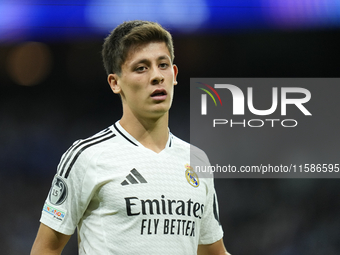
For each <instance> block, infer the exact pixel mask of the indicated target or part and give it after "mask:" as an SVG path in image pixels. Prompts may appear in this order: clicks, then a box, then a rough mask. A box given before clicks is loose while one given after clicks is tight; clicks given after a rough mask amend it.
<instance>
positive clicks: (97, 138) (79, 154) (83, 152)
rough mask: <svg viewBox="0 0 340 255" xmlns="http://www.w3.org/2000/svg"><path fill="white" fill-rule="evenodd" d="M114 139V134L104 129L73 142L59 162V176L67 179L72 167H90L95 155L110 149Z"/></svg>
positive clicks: (110, 130)
mask: <svg viewBox="0 0 340 255" xmlns="http://www.w3.org/2000/svg"><path fill="white" fill-rule="evenodd" d="M115 137H116V134H115V132H113V131H112V129H110V128H106V129H104V130H102V131H100V132H98V133H96V134H95V135H92V136H90V137H88V138H85V139H79V140H77V141H75V142H74V143H73V144H72V146H71V147H69V149H68V150H67V151H66V152H65V153H64V154H63V156H62V158H61V160H60V163H59V165H58V173H59V175H60V176H64V177H65V178H67V177H68V175H69V174H70V171H71V169H73V168H74V167H79V168H82V169H84V168H85V167H88V166H90V165H91V162H92V160H93V158H94V157H95V156H96V155H98V154H100V153H101V152H102V151H104V150H105V149H107V148H108V147H112V144H114V138H115Z"/></svg>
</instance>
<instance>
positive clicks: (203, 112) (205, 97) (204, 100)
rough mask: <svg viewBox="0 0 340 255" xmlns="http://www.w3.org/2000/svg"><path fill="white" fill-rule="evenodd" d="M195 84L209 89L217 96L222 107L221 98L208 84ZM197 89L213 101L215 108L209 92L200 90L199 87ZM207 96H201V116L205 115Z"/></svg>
mask: <svg viewBox="0 0 340 255" xmlns="http://www.w3.org/2000/svg"><path fill="white" fill-rule="evenodd" d="M197 83H200V84H202V85H204V86H206V87H207V88H209V89H210V90H211V91H212V92H213V93H214V94H215V95H216V96H217V98H218V100H219V101H220V104H221V106H222V100H221V97H220V95H219V94H218V93H217V91H216V90H215V89H214V88H213V87H211V86H210V85H208V84H205V83H202V82H197ZM198 88H199V89H201V90H203V91H204V92H206V93H207V94H208V95H209V96H210V97H211V98H212V100H213V101H214V103H215V106H217V103H216V100H215V97H214V96H213V95H212V94H211V92H210V91H209V90H207V89H204V88H201V87H198ZM207 94H202V95H201V100H202V103H201V114H202V115H207Z"/></svg>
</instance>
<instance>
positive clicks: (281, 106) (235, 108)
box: [196, 82, 312, 127]
mask: <svg viewBox="0 0 340 255" xmlns="http://www.w3.org/2000/svg"><path fill="white" fill-rule="evenodd" d="M196 83H200V84H202V85H204V86H205V87H206V88H208V89H209V90H210V91H212V92H210V91H209V90H208V89H206V88H202V87H198V88H199V89H200V90H202V91H204V92H205V93H204V94H201V115H208V103H207V94H208V95H209V96H210V97H211V99H212V100H213V101H214V104H215V106H217V100H216V99H215V97H214V95H215V96H216V97H217V98H218V100H219V102H220V105H221V106H223V105H222V100H221V97H220V95H219V93H221V92H222V95H223V94H225V92H224V91H228V92H227V93H231V96H232V115H233V116H240V115H245V107H247V110H248V112H249V113H251V114H253V115H256V116H269V115H271V114H273V113H275V112H278V111H279V112H280V115H281V116H286V115H287V106H288V105H292V106H291V107H296V108H297V109H298V110H299V111H300V112H302V114H303V115H305V116H311V115H312V114H311V112H310V111H309V110H308V109H307V108H306V106H305V104H306V103H307V102H309V101H310V99H311V92H310V91H309V90H308V89H305V88H301V87H281V88H278V87H271V88H270V87H269V89H271V98H265V99H266V100H268V99H270V100H271V105H270V107H269V108H266V109H257V108H256V107H255V106H254V93H253V87H247V90H246V93H244V92H243V91H242V90H241V89H240V88H239V87H238V86H236V85H233V84H214V87H212V86H210V85H208V84H205V83H202V82H196ZM217 90H218V91H219V93H218V92H217ZM213 94H214V95H213ZM261 96H262V95H261ZM223 107H228V108H230V107H231V105H229V104H225V105H224V106H223ZM228 108H224V109H228ZM266 122H267V123H270V124H271V126H272V127H274V125H275V123H276V122H280V123H281V126H283V127H295V126H297V124H298V122H297V120H295V119H283V120H281V119H274V118H271V119H270V118H267V119H250V120H246V119H243V120H241V122H240V121H237V122H236V121H235V120H234V121H233V120H232V119H231V120H227V119H222V118H221V119H214V121H213V126H214V127H215V126H216V125H221V124H223V125H224V124H230V125H231V127H232V126H233V123H234V126H235V125H242V126H243V127H246V126H249V127H262V126H264V125H265V123H266Z"/></svg>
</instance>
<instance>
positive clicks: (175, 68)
mask: <svg viewBox="0 0 340 255" xmlns="http://www.w3.org/2000/svg"><path fill="white" fill-rule="evenodd" d="M172 68H173V69H174V85H177V74H178V67H177V66H176V65H172Z"/></svg>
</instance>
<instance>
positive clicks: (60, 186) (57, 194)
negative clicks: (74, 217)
mask: <svg viewBox="0 0 340 255" xmlns="http://www.w3.org/2000/svg"><path fill="white" fill-rule="evenodd" d="M66 197H67V185H66V183H65V181H64V180H63V179H62V178H60V177H59V176H57V175H56V176H55V177H54V179H53V182H52V187H51V190H50V193H49V194H48V198H49V200H50V202H51V203H52V204H54V205H61V204H62V203H64V201H65V200H66Z"/></svg>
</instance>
